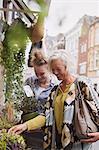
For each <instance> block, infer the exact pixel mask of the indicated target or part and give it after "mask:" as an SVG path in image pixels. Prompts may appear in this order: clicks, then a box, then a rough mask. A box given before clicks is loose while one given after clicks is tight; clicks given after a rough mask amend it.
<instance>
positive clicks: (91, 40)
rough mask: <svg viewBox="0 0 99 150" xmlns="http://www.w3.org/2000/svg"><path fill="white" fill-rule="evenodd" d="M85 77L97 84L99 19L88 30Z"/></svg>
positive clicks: (98, 70) (98, 76)
mask: <svg viewBox="0 0 99 150" xmlns="http://www.w3.org/2000/svg"><path fill="white" fill-rule="evenodd" d="M87 76H88V77H90V78H91V79H92V80H93V82H94V83H99V18H96V20H95V21H94V23H93V24H91V26H90V29H89V34H88V70H87Z"/></svg>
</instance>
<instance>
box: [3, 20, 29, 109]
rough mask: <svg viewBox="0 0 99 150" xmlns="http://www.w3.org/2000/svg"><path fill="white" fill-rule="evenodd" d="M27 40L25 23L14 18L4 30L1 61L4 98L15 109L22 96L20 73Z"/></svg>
mask: <svg viewBox="0 0 99 150" xmlns="http://www.w3.org/2000/svg"><path fill="white" fill-rule="evenodd" d="M28 41H29V36H28V32H27V28H26V25H25V24H24V23H23V22H22V21H21V19H16V20H14V22H13V23H12V24H11V26H9V27H8V29H7V31H6V32H5V38H4V40H3V50H2V51H1V63H2V64H3V66H4V68H5V74H4V80H5V99H6V101H13V102H14V103H15V104H16V105H15V106H16V108H17V109H19V108H18V107H19V106H20V101H21V100H22V98H23V96H24V93H23V75H22V73H23V69H24V63H25V49H26V45H27V42H28Z"/></svg>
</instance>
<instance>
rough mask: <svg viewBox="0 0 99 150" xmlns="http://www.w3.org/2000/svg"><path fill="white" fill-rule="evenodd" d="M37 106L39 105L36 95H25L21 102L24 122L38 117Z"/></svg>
mask: <svg viewBox="0 0 99 150" xmlns="http://www.w3.org/2000/svg"><path fill="white" fill-rule="evenodd" d="M37 107H38V104H37V100H36V99H35V97H34V96H33V97H27V96H24V99H23V101H22V103H21V110H22V112H23V114H22V116H21V119H22V121H23V122H24V121H27V120H29V119H32V118H34V117H36V116H37V115H38V112H37V110H38V109H37Z"/></svg>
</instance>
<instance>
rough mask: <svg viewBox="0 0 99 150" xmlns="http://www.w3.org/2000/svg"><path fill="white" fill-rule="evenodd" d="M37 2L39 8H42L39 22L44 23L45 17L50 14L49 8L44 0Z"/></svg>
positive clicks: (37, 0)
mask: <svg viewBox="0 0 99 150" xmlns="http://www.w3.org/2000/svg"><path fill="white" fill-rule="evenodd" d="M36 2H37V3H38V4H39V6H40V8H41V12H40V13H39V21H40V22H43V21H44V18H45V16H47V14H48V7H47V5H46V3H45V1H44V0H36Z"/></svg>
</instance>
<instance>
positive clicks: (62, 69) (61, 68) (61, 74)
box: [51, 59, 67, 80]
mask: <svg viewBox="0 0 99 150" xmlns="http://www.w3.org/2000/svg"><path fill="white" fill-rule="evenodd" d="M51 69H52V72H53V73H54V74H55V75H56V76H57V78H58V80H65V78H66V75H67V71H66V65H65V64H64V62H63V61H62V60H61V59H55V60H52V62H51Z"/></svg>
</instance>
